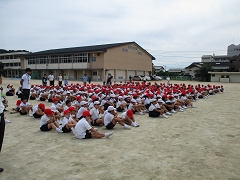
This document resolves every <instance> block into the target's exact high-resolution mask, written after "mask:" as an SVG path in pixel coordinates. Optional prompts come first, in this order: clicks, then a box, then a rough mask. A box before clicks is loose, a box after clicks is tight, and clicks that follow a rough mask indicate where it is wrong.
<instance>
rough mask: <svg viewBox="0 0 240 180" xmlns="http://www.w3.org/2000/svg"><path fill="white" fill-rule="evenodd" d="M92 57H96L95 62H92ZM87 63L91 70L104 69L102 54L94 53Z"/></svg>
mask: <svg viewBox="0 0 240 180" xmlns="http://www.w3.org/2000/svg"><path fill="white" fill-rule="evenodd" d="M92 57H96V61H95V62H92ZM89 63H90V68H91V69H103V68H104V53H102V52H94V53H91V54H90V56H89Z"/></svg>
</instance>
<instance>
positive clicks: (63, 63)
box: [19, 42, 155, 81]
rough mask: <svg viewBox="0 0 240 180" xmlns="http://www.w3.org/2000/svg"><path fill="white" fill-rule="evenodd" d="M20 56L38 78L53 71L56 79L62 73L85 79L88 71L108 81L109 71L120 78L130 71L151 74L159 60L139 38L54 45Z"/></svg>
mask: <svg viewBox="0 0 240 180" xmlns="http://www.w3.org/2000/svg"><path fill="white" fill-rule="evenodd" d="M19 57H20V59H21V68H22V69H25V68H31V69H32V70H33V71H32V78H34V79H40V78H42V76H43V74H47V75H48V74H49V73H50V72H53V75H54V77H55V79H56V78H57V76H58V74H59V73H61V74H62V75H63V76H64V74H66V75H68V77H69V79H70V80H81V79H82V77H83V75H84V74H87V76H91V77H92V80H95V81H96V80H100V81H104V80H105V79H106V76H107V74H108V73H111V74H112V76H113V79H114V80H117V81H121V80H122V81H124V80H126V79H128V77H129V76H130V75H131V76H135V75H151V74H152V60H155V57H153V56H152V55H151V54H150V53H148V52H147V51H146V50H145V49H143V48H142V47H141V46H140V45H138V44H137V43H136V42H123V43H114V44H102V45H93V46H82V47H73V48H61V49H51V50H45V51H39V52H34V53H28V54H24V55H21V56H19Z"/></svg>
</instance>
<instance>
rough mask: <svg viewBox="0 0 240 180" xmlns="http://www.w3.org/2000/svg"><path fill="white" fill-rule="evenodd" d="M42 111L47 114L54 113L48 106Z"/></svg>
mask: <svg viewBox="0 0 240 180" xmlns="http://www.w3.org/2000/svg"><path fill="white" fill-rule="evenodd" d="M44 113H45V114H46V115H48V116H52V115H54V112H53V111H52V110H51V109H50V108H47V109H45V111H44Z"/></svg>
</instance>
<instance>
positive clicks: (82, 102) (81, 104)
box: [80, 101, 88, 106]
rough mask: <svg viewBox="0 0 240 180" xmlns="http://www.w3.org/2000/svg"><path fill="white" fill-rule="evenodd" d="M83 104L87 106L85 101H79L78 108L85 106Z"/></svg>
mask: <svg viewBox="0 0 240 180" xmlns="http://www.w3.org/2000/svg"><path fill="white" fill-rule="evenodd" d="M85 104H88V103H87V102H86V101H81V102H80V106H83V105H85Z"/></svg>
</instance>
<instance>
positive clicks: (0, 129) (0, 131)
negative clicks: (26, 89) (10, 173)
mask: <svg viewBox="0 0 240 180" xmlns="http://www.w3.org/2000/svg"><path fill="white" fill-rule="evenodd" d="M0 84H2V74H1V73H0ZM0 94H2V87H1V88H0ZM4 108H5V107H4V105H3V103H2V96H0V116H1V117H0V152H1V149H2V143H3V137H4V131H5V120H4ZM3 170H4V169H3V168H0V172H3Z"/></svg>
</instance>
